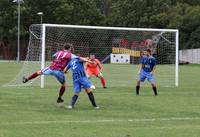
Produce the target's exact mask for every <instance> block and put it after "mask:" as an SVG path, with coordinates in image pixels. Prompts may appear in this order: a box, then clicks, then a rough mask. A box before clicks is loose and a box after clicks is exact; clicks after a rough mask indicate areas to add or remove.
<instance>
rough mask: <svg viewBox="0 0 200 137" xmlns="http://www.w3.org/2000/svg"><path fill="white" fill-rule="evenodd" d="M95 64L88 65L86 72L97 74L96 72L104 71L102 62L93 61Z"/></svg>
mask: <svg viewBox="0 0 200 137" xmlns="http://www.w3.org/2000/svg"><path fill="white" fill-rule="evenodd" d="M93 62H94V63H93V64H92V63H86V65H85V66H86V70H87V71H92V72H95V71H98V70H99V69H100V71H102V69H103V67H102V65H101V63H100V61H99V60H98V59H94V61H93Z"/></svg>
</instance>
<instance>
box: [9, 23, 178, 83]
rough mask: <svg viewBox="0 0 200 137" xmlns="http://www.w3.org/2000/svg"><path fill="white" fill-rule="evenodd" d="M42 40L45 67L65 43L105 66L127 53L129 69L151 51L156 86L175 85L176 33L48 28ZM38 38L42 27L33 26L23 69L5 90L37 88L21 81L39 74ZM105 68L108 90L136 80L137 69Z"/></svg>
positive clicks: (37, 80)
mask: <svg viewBox="0 0 200 137" xmlns="http://www.w3.org/2000/svg"><path fill="white" fill-rule="evenodd" d="M45 36H46V38H45V60H46V66H47V65H48V64H49V63H50V61H51V60H52V55H53V54H54V53H55V52H56V51H58V50H61V49H62V45H63V44H64V43H66V42H67V43H72V44H73V45H74V53H75V54H80V55H81V56H89V54H90V53H93V54H95V55H96V57H97V58H98V59H99V60H100V61H103V62H104V63H106V64H109V63H110V60H109V59H110V58H109V57H110V54H111V53H128V54H130V58H131V59H130V62H131V65H128V67H129V68H131V67H132V66H134V64H135V65H137V64H138V63H139V59H140V55H141V51H143V50H144V49H147V48H151V49H152V50H153V56H154V57H156V60H157V63H158V65H157V70H156V76H155V77H156V81H157V83H158V85H160V86H174V85H175V55H176V52H175V49H176V45H175V43H176V42H175V40H176V39H175V38H176V33H175V32H164V31H149V30H147V31H144V30H137V31H136V30H119V29H118V30H115V29H106V28H104V29H102V28H101V29H99V28H95V27H93V28H91V29H90V28H80V27H79V28H76V27H67V26H64V27H63V26H61V27H59V26H47V27H46V33H45ZM41 38H42V26H41V25H32V26H31V27H30V41H29V46H28V49H27V56H26V60H25V61H24V65H23V67H22V69H21V71H20V72H19V74H18V75H17V76H16V77H15V78H14V79H13V80H12V81H10V82H9V83H7V84H6V86H20V85H29V84H31V85H39V84H40V79H39V78H37V79H35V80H34V81H32V82H31V83H28V84H22V82H21V79H22V77H23V76H27V75H30V74H31V73H32V72H34V71H36V70H40V67H41V41H42V39H41ZM104 66H105V68H106V71H107V72H105V73H107V74H106V75H107V79H108V80H107V81H108V84H110V85H111V86H112V85H113V86H116V85H119V86H123V85H124V86H126V85H130V86H133V83H134V80H135V79H136V72H137V67H133V70H132V71H131V72H128V70H127V68H124V67H127V65H124V66H122V65H119V66H116V67H115V66H113V65H104ZM119 68H120V70H119ZM111 69H112V70H111ZM123 69H125V70H123ZM130 70H131V69H130ZM126 73H127V75H126ZM130 73H132V74H130ZM124 76H126V77H127V78H125V79H127V80H126V81H123V82H122V81H121V82H120V84H118V83H117V81H118V80H117V79H121V78H122V77H124ZM129 77H130V79H129ZM68 79H70V78H68ZM47 81H48V80H47ZM52 83H54V82H53V81H51V79H50V80H49V81H48V82H45V85H48V84H49V85H52ZM69 83H71V82H69Z"/></svg>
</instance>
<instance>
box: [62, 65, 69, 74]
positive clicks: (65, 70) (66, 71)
mask: <svg viewBox="0 0 200 137" xmlns="http://www.w3.org/2000/svg"><path fill="white" fill-rule="evenodd" d="M69 69H70V66H69V65H67V66H66V67H65V68H64V70H63V72H64V73H68V72H69Z"/></svg>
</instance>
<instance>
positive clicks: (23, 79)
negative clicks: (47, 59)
mask: <svg viewBox="0 0 200 137" xmlns="http://www.w3.org/2000/svg"><path fill="white" fill-rule="evenodd" d="M40 75H42V71H41V70H39V71H36V72H34V73H33V74H31V75H30V76H28V77H25V76H24V77H23V78H22V82H23V83H26V82H28V81H29V80H31V79H34V78H36V77H37V76H40Z"/></svg>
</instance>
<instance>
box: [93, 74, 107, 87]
mask: <svg viewBox="0 0 200 137" xmlns="http://www.w3.org/2000/svg"><path fill="white" fill-rule="evenodd" d="M95 74H96V76H97V77H98V78H99V79H100V80H101V85H102V87H103V88H106V81H105V79H104V77H103V74H102V73H101V72H96V73H95Z"/></svg>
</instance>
